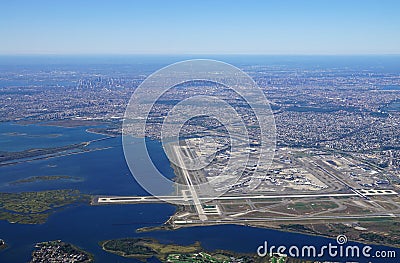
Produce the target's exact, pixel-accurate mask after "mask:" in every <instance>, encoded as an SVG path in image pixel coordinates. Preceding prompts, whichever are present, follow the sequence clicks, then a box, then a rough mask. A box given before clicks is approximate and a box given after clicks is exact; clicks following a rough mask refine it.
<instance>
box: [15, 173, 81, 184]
mask: <svg viewBox="0 0 400 263" xmlns="http://www.w3.org/2000/svg"><path fill="white" fill-rule="evenodd" d="M55 180H71V181H79V180H82V178H79V177H74V176H69V175H53V176H47V175H43V176H31V177H27V178H24V179H20V180H16V181H13V182H10V185H18V184H25V183H33V182H38V181H55Z"/></svg>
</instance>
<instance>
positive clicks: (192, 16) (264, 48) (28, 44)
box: [0, 0, 400, 55]
mask: <svg viewBox="0 0 400 263" xmlns="http://www.w3.org/2000/svg"><path fill="white" fill-rule="evenodd" d="M0 7H1V8H0V34H1V35H2V36H3V40H2V41H1V43H0V54H1V55H16V54H18V55H21V54H62V55H69V54H77V55H80V54H199V55H202V54H271V55H281V54H287V55H290V54H296V55H297V54H298V55H319V54H320V55H335V54H340V55H352V54H400V35H399V34H398V32H400V18H399V17H398V16H397V13H398V11H399V10H400V3H398V2H396V1H351V2H350V1H334V2H333V1H332V2H327V1H324V2H323V1H265V2H264V1H251V2H235V3H234V4H232V3H230V2H229V1H215V2H212V1H211V2H210V1H202V2H190V3H187V2H184V1H168V2H163V1H157V0H154V1H118V2H116V3H113V4H112V3H111V2H106V1H92V0H91V1H85V2H79V1H68V2H52V1H47V0H42V1H34V2H30V1H2V3H1V4H0Z"/></svg>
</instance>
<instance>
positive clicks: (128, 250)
mask: <svg viewBox="0 0 400 263" xmlns="http://www.w3.org/2000/svg"><path fill="white" fill-rule="evenodd" d="M99 244H100V246H101V247H102V248H103V250H105V251H107V252H109V253H114V254H117V255H119V256H122V257H128V258H135V259H139V260H141V261H143V262H146V261H147V259H149V258H152V257H156V258H157V259H159V260H160V261H161V262H174V263H178V262H179V263H231V262H241V263H250V262H252V263H258V262H260V263H261V262H263V263H266V262H271V263H283V262H288V263H296V262H300V261H298V260H296V259H290V258H287V257H286V256H279V255H272V256H266V257H259V256H257V255H256V254H247V253H237V252H232V251H227V250H215V251H212V252H210V251H206V250H204V249H203V248H202V247H201V245H200V243H199V242H196V243H194V244H191V245H186V246H184V245H178V244H162V243H160V242H158V241H157V240H155V239H152V238H122V239H113V240H106V241H102V242H100V243H99ZM301 262H304V263H306V262H311V261H304V260H303V261H301Z"/></svg>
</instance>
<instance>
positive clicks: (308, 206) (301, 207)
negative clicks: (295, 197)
mask: <svg viewBox="0 0 400 263" xmlns="http://www.w3.org/2000/svg"><path fill="white" fill-rule="evenodd" d="M338 207H339V206H338V205H337V204H336V203H334V202H331V201H323V202H318V201H316V202H312V203H304V202H295V203H293V204H289V205H288V208H291V209H295V210H296V211H302V212H305V211H310V212H313V211H323V210H328V209H334V208H338Z"/></svg>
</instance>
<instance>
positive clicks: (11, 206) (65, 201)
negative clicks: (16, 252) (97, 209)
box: [0, 189, 90, 224]
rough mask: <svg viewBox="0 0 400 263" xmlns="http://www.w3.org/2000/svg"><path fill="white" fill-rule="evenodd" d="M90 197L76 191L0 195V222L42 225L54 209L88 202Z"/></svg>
mask: <svg viewBox="0 0 400 263" xmlns="http://www.w3.org/2000/svg"><path fill="white" fill-rule="evenodd" d="M89 200H90V196H88V195H84V194H81V193H80V192H79V191H78V190H68V189H66V190H51V191H42V192H23V193H0V220H7V221H8V222H10V223H20V224H42V223H44V222H45V221H46V220H47V218H48V217H49V215H50V214H51V213H52V212H54V211H55V210H56V209H58V208H61V207H65V206H67V205H70V204H73V203H78V202H89Z"/></svg>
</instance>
